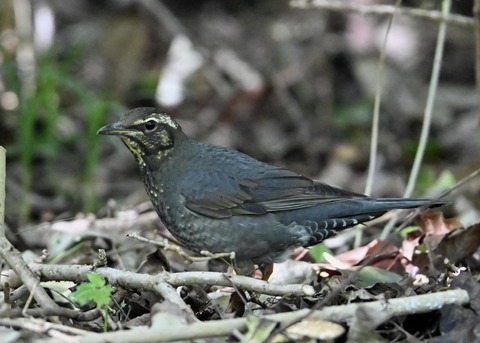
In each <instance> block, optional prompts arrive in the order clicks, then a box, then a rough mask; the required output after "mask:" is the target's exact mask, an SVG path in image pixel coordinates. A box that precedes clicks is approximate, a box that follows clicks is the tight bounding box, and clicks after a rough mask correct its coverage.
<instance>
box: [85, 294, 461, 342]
mask: <svg viewBox="0 0 480 343" xmlns="http://www.w3.org/2000/svg"><path fill="white" fill-rule="evenodd" d="M469 301H470V299H469V296H468V293H467V292H466V291H465V290H460V289H456V290H449V291H445V292H437V293H430V294H423V295H417V296H411V297H405V298H398V299H389V300H388V301H372V302H368V303H354V304H348V305H340V306H329V307H324V308H323V309H321V310H319V311H314V312H312V313H311V316H312V317H313V318H316V319H321V320H329V321H333V322H345V321H348V320H350V319H351V318H352V317H353V315H354V314H355V313H356V311H357V309H359V308H362V309H364V310H365V311H367V312H368V313H382V314H385V316H384V317H383V318H388V317H392V316H399V315H407V314H411V313H426V312H430V311H434V310H438V309H440V308H442V307H443V306H445V305H448V304H458V305H464V304H467V303H468V302H469ZM308 311H309V310H300V311H294V312H285V313H277V314H273V315H267V316H263V317H262V319H265V320H272V321H275V322H279V323H280V324H281V325H287V324H288V323H290V322H293V321H297V320H298V318H303V317H305V315H306V314H307V315H308V314H309V312H308ZM247 319H248V318H236V319H226V320H216V321H208V322H197V323H194V324H190V325H189V324H184V323H182V322H181V321H178V320H177V321H176V322H175V321H170V320H169V321H161V320H152V326H151V327H148V328H147V327H138V328H133V329H131V330H129V331H121V332H108V333H102V334H88V335H86V336H84V337H83V339H84V341H86V342H89V343H101V342H116V343H123V342H132V341H135V342H143V343H146V342H157V341H158V339H159V338H160V337H161V340H162V342H168V341H179V340H189V339H199V338H207V337H219V336H229V335H231V334H232V333H233V332H234V331H235V330H237V331H239V332H244V331H245V330H246V329H247V327H246V323H247ZM378 324H381V323H378Z"/></svg>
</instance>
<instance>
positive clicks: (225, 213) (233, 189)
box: [183, 165, 364, 218]
mask: <svg viewBox="0 0 480 343" xmlns="http://www.w3.org/2000/svg"><path fill="white" fill-rule="evenodd" d="M265 167H266V166H265V165H264V168H262V170H261V172H259V173H248V174H247V175H242V177H232V176H230V175H229V174H227V173H226V172H224V171H218V170H217V171H211V170H210V171H203V172H199V171H196V172H195V173H192V175H191V176H189V177H188V179H189V184H190V187H183V189H187V191H185V192H183V196H184V198H185V206H186V207H187V208H188V209H189V210H191V211H193V212H195V213H197V214H200V215H204V216H208V217H211V218H227V217H231V216H234V215H245V214H250V215H261V214H265V213H268V212H278V211H288V210H295V209H300V208H306V207H311V206H315V205H318V204H321V203H325V202H332V201H340V200H346V199H352V198H359V197H364V196H363V195H361V194H357V193H353V192H349V191H346V190H343V189H340V188H336V187H332V186H329V185H326V184H323V183H319V182H314V181H312V180H310V179H309V178H306V177H304V176H301V175H299V174H296V173H294V172H291V171H289V170H286V169H283V168H278V167H273V166H271V167H268V168H265Z"/></svg>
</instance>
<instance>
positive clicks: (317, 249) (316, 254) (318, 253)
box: [310, 243, 333, 263]
mask: <svg viewBox="0 0 480 343" xmlns="http://www.w3.org/2000/svg"><path fill="white" fill-rule="evenodd" d="M325 252H326V253H329V254H330V255H333V253H332V251H331V250H330V249H328V248H327V247H326V246H325V244H323V243H320V244H317V245H315V246H313V247H312V248H310V255H312V257H313V259H314V260H315V262H317V263H321V262H324V261H325V258H324V257H323V253H325Z"/></svg>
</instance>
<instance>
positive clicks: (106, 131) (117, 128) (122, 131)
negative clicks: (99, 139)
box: [97, 122, 131, 136]
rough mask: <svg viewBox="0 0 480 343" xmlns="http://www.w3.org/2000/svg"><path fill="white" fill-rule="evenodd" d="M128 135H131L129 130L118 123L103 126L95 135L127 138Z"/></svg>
mask: <svg viewBox="0 0 480 343" xmlns="http://www.w3.org/2000/svg"><path fill="white" fill-rule="evenodd" d="M129 133H131V130H128V129H126V128H125V127H123V125H122V124H120V123H118V122H117V123H113V124H109V125H105V126H104V127H102V128H101V129H100V130H98V131H97V135H113V136H127V135H128V134H129Z"/></svg>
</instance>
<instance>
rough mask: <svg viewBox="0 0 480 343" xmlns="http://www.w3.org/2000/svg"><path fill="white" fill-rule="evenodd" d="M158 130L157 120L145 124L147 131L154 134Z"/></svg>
mask: <svg viewBox="0 0 480 343" xmlns="http://www.w3.org/2000/svg"><path fill="white" fill-rule="evenodd" d="M156 128H157V122H156V121H155V120H149V121H147V122H146V123H145V130H146V131H147V132H152V131H154V130H155V129H156Z"/></svg>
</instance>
